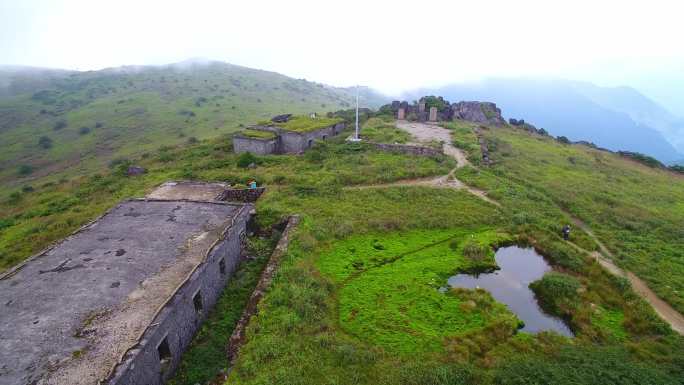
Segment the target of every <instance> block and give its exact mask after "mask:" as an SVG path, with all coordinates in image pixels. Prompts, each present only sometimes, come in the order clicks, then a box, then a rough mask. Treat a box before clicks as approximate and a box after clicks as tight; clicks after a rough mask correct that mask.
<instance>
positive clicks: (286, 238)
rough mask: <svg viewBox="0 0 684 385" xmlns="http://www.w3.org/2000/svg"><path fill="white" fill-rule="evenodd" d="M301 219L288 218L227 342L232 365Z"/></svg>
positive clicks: (227, 352) (227, 354)
mask: <svg viewBox="0 0 684 385" xmlns="http://www.w3.org/2000/svg"><path fill="white" fill-rule="evenodd" d="M299 221H300V216H299V215H291V216H290V217H289V218H288V220H287V226H286V227H285V230H284V231H283V234H282V235H281V237H280V240H278V244H277V245H276V247H275V249H274V250H273V253H272V254H271V257H270V258H269V260H268V263H267V264H266V267H264V270H263V271H262V273H261V277H260V278H259V282H258V283H257V285H256V287H255V288H254V291H253V292H252V295H251V296H250V298H249V301H248V302H247V305H246V306H245V310H244V311H243V312H242V316H241V317H240V319H239V320H238V322H237V323H236V324H235V328H234V329H233V334H231V336H230V338H229V339H228V343H227V344H226V356H227V358H228V362H229V363H230V364H231V366H232V365H233V364H234V363H235V360H236V359H237V356H238V353H239V351H240V347H241V346H242V345H243V344H244V343H245V341H246V331H247V326H248V325H249V321H250V320H251V319H252V317H253V316H254V315H256V314H257V312H258V309H257V307H258V305H259V302H260V301H261V298H262V297H263V296H264V294H265V293H266V290H267V289H268V287H269V286H270V284H271V281H272V280H273V277H274V275H275V272H276V270H277V269H278V266H279V265H280V261H281V260H282V258H283V256H284V255H285V254H286V253H287V248H288V246H289V244H290V233H291V232H292V231H293V230H294V229H295V227H297V225H298V224H299Z"/></svg>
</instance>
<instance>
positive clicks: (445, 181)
mask: <svg viewBox="0 0 684 385" xmlns="http://www.w3.org/2000/svg"><path fill="white" fill-rule="evenodd" d="M397 128H400V129H402V130H404V131H407V132H408V133H410V134H411V135H412V136H413V137H414V138H416V140H418V143H409V144H414V145H419V146H421V145H425V143H427V142H433V141H440V142H442V151H443V152H444V154H445V155H447V156H450V157H452V158H454V159H455V160H456V168H454V169H453V170H451V171H449V173H448V174H447V175H443V176H439V177H436V178H434V177H432V178H418V179H404V180H400V181H396V182H392V183H383V184H374V185H364V186H353V187H349V188H350V189H371V188H387V187H400V186H427V187H435V188H452V189H455V190H466V191H468V192H469V193H471V194H473V195H475V196H477V197H478V198H480V199H482V200H484V201H486V202H488V203H491V204H493V205H495V206H497V207H501V204H500V203H499V202H497V201H495V200H493V199H491V198H489V197H488V196H487V193H486V192H485V191H483V190H479V189H476V188H473V187H470V186H468V185H466V184H465V183H463V182H461V181H460V180H458V179H456V177H455V176H454V172H455V171H456V170H458V169H459V168H462V167H465V166H466V165H470V162H468V159H467V158H466V156H465V154H464V153H463V151H461V150H460V149H458V148H456V147H454V146H453V145H452V144H451V131H449V130H447V129H446V128H443V127H440V126H438V125H436V124H426V123H415V122H408V121H405V120H398V121H397Z"/></svg>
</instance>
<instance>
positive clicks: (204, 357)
mask: <svg viewBox="0 0 684 385" xmlns="http://www.w3.org/2000/svg"><path fill="white" fill-rule="evenodd" d="M273 246H274V244H273V241H271V240H270V239H259V238H252V239H250V240H249V244H248V255H250V256H251V257H253V258H254V259H252V260H244V261H242V263H240V265H239V266H238V268H237V270H236V271H235V272H234V273H233V276H232V277H231V278H230V280H229V281H228V284H227V286H226V288H225V289H224V290H223V292H222V293H221V296H220V297H219V299H218V302H217V303H216V306H215V307H214V309H213V310H212V311H211V313H210V314H209V316H208V317H207V319H206V320H205V321H204V324H203V325H202V327H201V329H200V330H199V332H197V334H196V335H195V337H194V338H193V340H192V344H191V345H190V347H189V348H188V350H187V351H185V353H183V357H182V360H181V362H180V364H179V365H180V366H179V367H178V370H177V372H176V374H175V375H174V377H173V378H172V379H171V380H170V381H169V382H168V383H169V384H170V385H183V384H187V385H194V384H196V383H205V382H207V381H209V380H213V379H215V378H216V377H217V376H218V374H219V373H220V372H221V371H222V370H226V369H227V368H228V360H227V358H226V342H227V341H228V339H229V338H230V336H231V334H232V333H233V329H234V328H235V324H236V323H237V321H238V320H239V319H240V317H241V316H242V311H243V310H244V307H245V305H246V303H247V300H248V299H249V297H250V296H251V295H252V291H253V290H254V287H255V286H256V284H257V282H258V280H259V277H260V276H261V271H262V270H263V268H264V266H265V265H266V263H267V262H268V258H269V256H270V254H271V251H272V250H273Z"/></svg>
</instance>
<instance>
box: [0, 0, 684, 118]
mask: <svg viewBox="0 0 684 385" xmlns="http://www.w3.org/2000/svg"><path fill="white" fill-rule="evenodd" d="M680 4H682V2H681V1H677V0H672V1H663V0H650V1H629V0H621V1H612V0H608V1H604V0H591V1H585V0H573V1H553V0H546V1H531V0H508V1H495V0H488V1H474V0H468V1H454V0H450V1H444V2H440V1H432V2H428V1H416V0H414V1H396V0H395V1H391V0H365V1H357V0H345V1H324V0H318V1H294V0H289V1H288V0H240V1H234V0H224V1H207V0H192V1H173V0H164V1H147V0H106V1H105V0H62V1H59V0H52V1H50V0H0V64H18V65H32V66H40V67H56V68H67V69H79V70H91V69H101V68H105V67H112V66H119V65H126V64H167V63H172V62H178V61H182V60H185V59H188V58H193V57H202V58H209V59H217V60H223V61H227V62H230V63H234V64H240V65H244V66H248V67H255V68H260V69H267V70H273V71H277V72H281V73H283V74H286V75H289V76H294V77H297V78H306V79H309V80H315V81H319V82H324V83H328V84H333V85H342V86H345V85H353V84H356V83H360V84H365V85H369V86H372V87H375V88H377V89H379V90H381V91H384V92H385V93H388V94H394V93H397V92H400V91H402V90H406V89H410V88H415V87H421V86H432V85H442V84H445V83H450V82H457V81H469V80H477V79H481V78H485V77H519V76H534V77H536V76H543V77H560V78H565V79H573V80H586V81H592V82H595V83H597V84H599V85H628V86H633V87H636V88H638V89H639V90H641V91H643V92H645V93H646V94H647V95H649V96H651V97H653V98H655V99H656V100H658V101H659V102H661V103H662V104H664V105H666V106H667V107H669V108H670V109H671V110H673V111H677V112H678V113H680V115H684V44H683V42H682V40H683V39H682V38H683V37H684V22H683V21H682V16H683V15H684V12H683V11H684V5H680Z"/></svg>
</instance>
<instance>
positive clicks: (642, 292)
mask: <svg viewBox="0 0 684 385" xmlns="http://www.w3.org/2000/svg"><path fill="white" fill-rule="evenodd" d="M397 127H398V128H400V129H403V130H405V131H407V132H409V133H410V134H411V135H413V137H415V138H416V139H417V140H418V141H419V142H422V143H425V142H431V141H435V140H437V141H441V142H443V145H442V148H443V150H444V153H445V154H446V155H448V156H451V157H452V158H454V159H456V162H457V166H456V168H455V169H453V170H451V172H449V174H448V175H445V176H441V177H437V178H424V179H412V180H404V181H398V182H394V183H388V184H382V185H371V186H362V187H357V188H375V187H390V186H432V187H442V188H454V189H465V190H467V191H468V192H470V193H471V194H474V195H476V196H478V197H479V198H481V199H483V200H485V201H487V202H489V203H491V204H494V205H496V206H499V207H500V206H501V205H500V204H499V202H496V201H494V200H492V199H491V198H488V197H487V193H486V192H484V191H482V190H477V189H474V188H472V187H469V186H467V185H466V184H464V183H463V182H461V181H459V180H458V179H456V178H455V177H454V175H453V174H454V172H455V171H456V170H457V169H459V168H461V167H464V166H466V165H470V163H469V162H468V159H467V158H466V157H465V154H463V151H461V150H460V149H458V148H456V147H454V146H453V145H451V133H450V131H449V130H447V129H445V128H442V127H440V126H438V125H436V124H428V123H415V122H408V121H405V120H398V121H397ZM422 143H419V144H422ZM567 214H568V215H570V217H571V218H572V219H573V222H574V223H575V225H576V226H577V227H579V228H580V229H582V230H583V231H584V232H585V233H587V235H589V237H591V238H592V239H593V240H594V242H596V244H597V245H598V246H599V249H600V250H601V252H600V253H599V252H597V251H594V252H589V251H587V250H584V249H582V248H580V247H579V246H577V245H575V244H572V243H571V245H573V246H574V247H576V248H577V249H578V250H580V251H583V252H586V253H588V254H589V255H591V256H592V257H593V258H594V259H596V261H597V262H598V263H599V264H600V265H601V266H602V267H603V268H604V269H606V270H607V271H608V272H610V273H611V274H614V275H616V276H619V277H624V278H626V279H627V280H629V282H630V283H631V284H632V288H633V289H634V291H635V292H636V293H637V294H638V295H639V296H640V297H641V298H643V299H644V300H645V301H646V302H648V303H649V304H651V306H652V307H653V309H654V310H655V312H656V313H657V314H658V315H659V316H660V317H661V318H662V319H663V320H664V321H665V322H667V323H668V324H669V325H670V327H672V330H674V331H676V332H677V333H679V334H682V335H684V316H682V314H680V313H679V312H678V311H677V310H675V309H674V308H672V306H670V305H669V304H668V303H667V302H665V301H663V300H662V299H660V298H658V296H657V295H656V294H655V293H654V292H653V291H652V290H651V289H650V288H649V287H648V285H646V283H645V282H644V281H642V280H641V279H640V278H639V277H637V276H636V275H634V274H633V273H632V272H630V271H626V270H623V269H622V268H620V267H618V266H617V265H615V264H614V263H613V261H612V260H611V259H612V258H613V253H611V252H610V250H608V248H607V247H606V246H605V245H604V244H603V243H602V242H601V241H600V240H599V239H598V238H597V237H596V235H595V234H594V233H593V232H592V231H591V229H590V228H589V226H587V225H586V224H585V223H584V222H582V221H581V220H580V219H579V218H576V217H574V216H573V215H571V214H570V213H567Z"/></svg>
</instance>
